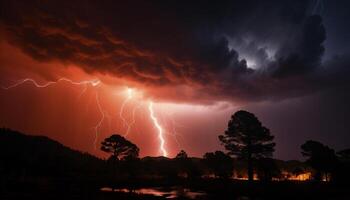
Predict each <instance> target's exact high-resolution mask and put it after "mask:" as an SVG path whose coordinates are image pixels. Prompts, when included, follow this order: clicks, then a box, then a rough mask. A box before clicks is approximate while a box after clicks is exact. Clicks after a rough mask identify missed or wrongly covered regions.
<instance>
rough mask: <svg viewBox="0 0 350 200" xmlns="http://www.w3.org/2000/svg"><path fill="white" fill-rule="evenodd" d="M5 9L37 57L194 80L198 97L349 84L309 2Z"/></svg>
mask: <svg viewBox="0 0 350 200" xmlns="http://www.w3.org/2000/svg"><path fill="white" fill-rule="evenodd" d="M1 8H2V11H1V15H2V16H1V24H2V26H3V27H4V29H5V30H6V31H7V35H8V37H9V38H8V39H9V41H10V42H11V43H12V44H14V45H16V46H18V47H20V48H21V49H22V50H23V51H24V52H26V53H27V54H29V55H30V56H32V57H33V58H35V59H38V60H41V61H48V60H58V61H61V62H64V63H73V64H76V65H78V66H81V67H82V68H83V69H84V70H86V71H87V72H89V73H93V72H99V73H107V74H112V75H114V76H115V77H118V78H125V79H128V80H133V81H136V82H139V83H142V84H145V85H150V86H159V85H161V86H177V85H187V86H190V87H193V88H195V89H196V91H195V93H196V95H195V97H196V98H198V97H206V98H209V99H212V100H245V101H257V100H266V99H283V98H286V97H291V96H300V95H304V94H308V93H310V92H314V91H318V90H320V89H323V88H325V87H330V86H331V85H334V84H335V82H341V81H343V82H347V81H346V79H347V78H346V76H345V75H344V72H346V73H347V74H348V72H347V71H344V69H343V68H344V67H345V66H346V63H348V62H346V63H343V61H339V60H343V58H337V59H335V60H333V61H330V62H328V63H326V64H324V65H322V64H321V59H322V56H323V53H324V47H323V43H324V41H325V39H326V30H325V28H324V26H323V24H322V18H321V17H320V16H316V15H312V13H311V12H310V10H312V2H309V1H304V0H300V1H295V0H287V1H277V0H276V1H268V2H266V1H220V2H216V3H214V2H212V1H201V2H194V1H189V2H187V1H183V2H180V1H127V2H117V1H102V2H97V1H84V2H83V3H82V2H80V1H64V2H61V1H56V2H55V1H34V2H28V1H22V2H21V1H3V2H2V5H1ZM251 61H254V63H255V66H254V67H252V66H249V63H250V62H251ZM333 62H335V63H337V67H333V66H332V65H333ZM335 63H334V64H335ZM328 74H332V78H330V77H329V76H328Z"/></svg>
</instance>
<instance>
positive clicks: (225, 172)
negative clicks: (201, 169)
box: [203, 151, 233, 178]
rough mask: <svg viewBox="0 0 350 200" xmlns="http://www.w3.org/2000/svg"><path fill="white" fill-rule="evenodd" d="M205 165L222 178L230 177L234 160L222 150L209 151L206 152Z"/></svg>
mask: <svg viewBox="0 0 350 200" xmlns="http://www.w3.org/2000/svg"><path fill="white" fill-rule="evenodd" d="M203 158H204V159H203V161H204V163H205V165H206V166H207V167H208V168H209V169H210V170H211V171H212V172H213V173H214V174H215V176H218V177H221V178H229V177H231V176H232V173H233V160H232V158H231V157H230V156H228V155H226V154H225V153H224V152H222V151H215V152H209V153H206V154H204V156H203Z"/></svg>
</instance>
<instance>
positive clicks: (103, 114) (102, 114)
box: [2, 77, 105, 149]
mask: <svg viewBox="0 0 350 200" xmlns="http://www.w3.org/2000/svg"><path fill="white" fill-rule="evenodd" d="M61 81H65V82H68V83H71V84H72V85H83V86H85V87H84V89H83V90H82V92H81V94H80V95H79V97H80V96H81V95H83V94H84V93H85V92H86V90H87V86H88V85H91V86H93V87H96V86H98V85H99V84H100V83H101V81H100V80H98V79H95V80H87V81H79V82H77V81H73V80H71V79H68V78H65V77H63V78H60V79H58V80H57V81H48V82H46V83H43V84H40V83H38V82H37V81H35V80H34V79H32V78H25V79H22V80H19V81H17V82H16V83H14V84H12V85H9V86H7V87H4V86H2V88H3V89H4V90H9V89H12V88H15V87H17V86H20V85H22V84H24V83H27V82H28V83H31V84H33V85H34V86H35V87H37V88H46V87H49V86H50V85H53V84H57V83H58V82H61ZM95 99H96V104H97V107H98V110H99V112H100V113H101V119H100V120H99V122H98V123H97V125H96V126H95V127H94V129H95V139H94V147H95V149H96V144H97V139H98V135H99V129H100V127H101V125H102V123H103V121H104V120H105V112H104V111H103V109H102V106H101V103H100V99H99V95H98V93H97V92H96V97H95Z"/></svg>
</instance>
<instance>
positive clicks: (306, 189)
mask: <svg viewBox="0 0 350 200" xmlns="http://www.w3.org/2000/svg"><path fill="white" fill-rule="evenodd" d="M157 182H158V184H157ZM157 182H154V183H144V186H143V187H141V186H140V185H139V184H140V183H139V184H135V186H133V187H131V186H130V185H129V186H124V187H120V188H114V189H112V188H113V187H110V186H109V187H108V186H106V185H104V186H103V187H101V185H100V183H96V182H89V181H88V180H85V181H82V182H80V183H79V182H76V181H74V182H72V181H69V180H55V181H52V180H51V181H48V180H45V179H41V180H40V179H37V180H31V181H23V182H20V181H16V182H11V181H8V182H3V181H2V183H1V191H0V192H1V195H0V199H3V200H6V199H52V200H54V199H57V200H58V199H59V200H62V199H130V200H133V199H170V198H171V199H262V200H264V199H266V200H267V199H268V200H270V199H293V200H294V199H335V200H338V199H339V200H343V199H344V200H345V199H349V198H350V193H349V191H350V188H349V187H348V186H337V185H332V184H327V183H325V184H319V183H317V184H316V183H311V182H273V183H269V184H262V183H254V184H252V185H249V184H248V183H247V182H245V181H224V180H198V181H194V182H193V183H192V182H189V181H185V182H183V183H180V182H177V184H180V185H177V186H171V185H169V184H170V183H165V182H162V181H157ZM162 184H163V185H162ZM120 186H121V185H120ZM113 190H114V191H113Z"/></svg>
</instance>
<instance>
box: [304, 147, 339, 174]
mask: <svg viewBox="0 0 350 200" xmlns="http://www.w3.org/2000/svg"><path fill="white" fill-rule="evenodd" d="M301 149H302V152H301V153H302V155H303V156H305V157H309V158H308V159H307V161H306V163H307V164H309V165H310V166H311V167H312V168H314V169H315V170H316V171H317V174H316V176H315V178H316V179H317V180H320V179H321V178H322V174H324V175H325V178H326V181H328V180H329V174H330V173H332V172H334V169H335V166H336V165H337V160H338V159H337V157H336V155H335V152H334V150H333V149H331V148H329V147H328V146H326V145H324V144H322V143H320V142H317V141H313V140H308V141H306V142H305V143H304V144H303V145H301Z"/></svg>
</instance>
